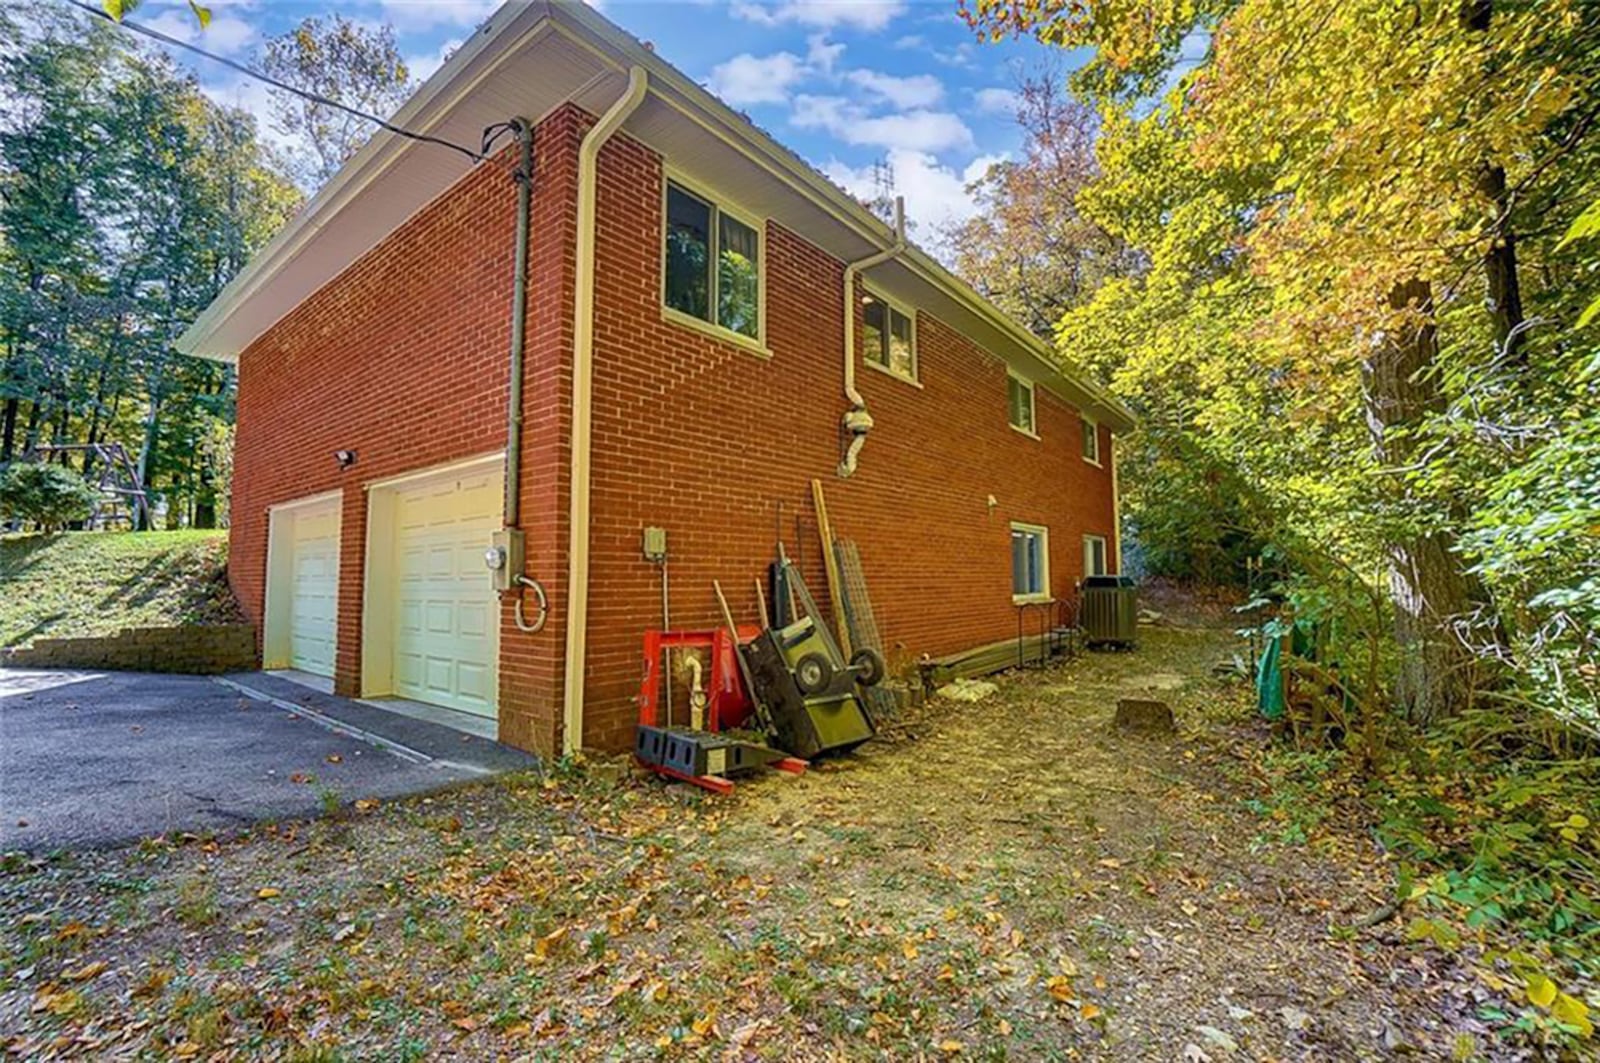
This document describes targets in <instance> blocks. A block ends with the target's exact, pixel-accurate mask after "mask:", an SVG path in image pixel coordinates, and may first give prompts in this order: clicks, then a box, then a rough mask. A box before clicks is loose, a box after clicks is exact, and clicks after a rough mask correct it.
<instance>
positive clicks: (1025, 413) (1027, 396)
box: [1006, 376, 1039, 437]
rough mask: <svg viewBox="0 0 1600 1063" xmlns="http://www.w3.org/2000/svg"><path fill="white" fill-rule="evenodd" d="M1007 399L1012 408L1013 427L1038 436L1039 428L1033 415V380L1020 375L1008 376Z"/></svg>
mask: <svg viewBox="0 0 1600 1063" xmlns="http://www.w3.org/2000/svg"><path fill="white" fill-rule="evenodd" d="M1006 399H1007V402H1008V403H1009V405H1010V410H1011V427H1012V428H1015V429H1016V430H1017V431H1019V432H1022V433H1025V434H1027V435H1030V436H1035V437H1037V436H1038V434H1039V430H1038V429H1037V428H1036V427H1035V424H1034V417H1033V413H1034V407H1033V381H1031V380H1024V379H1022V378H1021V377H1020V376H1007V377H1006Z"/></svg>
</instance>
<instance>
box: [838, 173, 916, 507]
mask: <svg viewBox="0 0 1600 1063" xmlns="http://www.w3.org/2000/svg"><path fill="white" fill-rule="evenodd" d="M905 249H906V201H905V198H904V197H903V196H895V197H894V243H892V244H890V245H889V246H888V247H887V248H885V249H884V250H882V251H877V252H874V253H873V254H870V255H868V256H867V257H866V258H863V259H859V260H857V261H855V262H851V263H849V264H847V265H846V266H845V267H844V397H845V398H847V399H849V400H850V408H849V409H848V410H846V411H845V412H844V418H843V424H844V430H845V432H846V433H847V434H848V435H849V436H850V445H849V446H848V447H847V448H846V449H845V453H844V458H843V459H842V460H841V461H840V462H839V476H840V478H841V479H844V478H847V477H849V476H850V475H852V474H853V473H854V472H855V471H856V460H857V459H858V458H859V457H860V455H861V448H862V447H864V446H866V445H867V433H868V432H870V431H872V415H871V414H870V413H868V412H867V400H866V399H865V398H863V397H862V395H861V392H860V391H858V390H856V276H857V275H858V274H860V273H862V272H863V271H865V270H869V269H871V268H872V267H873V266H878V265H882V264H883V263H885V262H887V261H889V260H890V259H891V258H895V257H897V256H898V255H900V254H902V253H904V251H905Z"/></svg>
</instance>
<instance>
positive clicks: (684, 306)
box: [662, 181, 761, 340]
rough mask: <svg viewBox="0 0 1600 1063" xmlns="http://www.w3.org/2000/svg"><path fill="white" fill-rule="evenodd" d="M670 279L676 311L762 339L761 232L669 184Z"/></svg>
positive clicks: (667, 298) (669, 297)
mask: <svg viewBox="0 0 1600 1063" xmlns="http://www.w3.org/2000/svg"><path fill="white" fill-rule="evenodd" d="M666 222H667V225H666V236H665V240H666V246H665V252H664V255H665V266H664V271H665V274H666V279H665V286H664V291H663V293H662V298H663V300H664V302H665V304H666V306H667V308H668V309H670V310H675V311H677V312H678V313H680V314H686V315H688V316H689V317H692V318H696V319H698V320H700V321H704V322H706V323H707V324H709V325H716V326H718V327H720V328H725V329H727V330H728V331H729V332H734V333H737V334H738V335H741V336H745V337H747V338H749V339H753V340H759V339H760V338H761V232H760V230H759V229H758V228H756V226H754V225H751V224H748V223H746V222H744V221H742V220H740V219H739V218H737V217H735V216H734V215H732V214H730V213H728V212H727V211H725V210H724V209H723V208H722V207H720V206H718V205H717V204H715V203H713V202H711V201H710V200H708V199H706V198H705V197H703V196H700V195H697V194H695V193H693V192H690V191H689V190H688V189H686V188H683V187H682V186H680V185H679V184H678V183H677V182H675V181H668V182H667V217H666Z"/></svg>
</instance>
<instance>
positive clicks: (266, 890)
mask: <svg viewBox="0 0 1600 1063" xmlns="http://www.w3.org/2000/svg"><path fill="white" fill-rule="evenodd" d="M282 892H283V891H282V890H280V889H278V888H277V887H276V886H262V887H261V888H260V889H258V890H256V896H257V897H259V898H260V899H262V900H264V901H270V900H272V898H274V897H276V896H278V895H279V894H281V893H282Z"/></svg>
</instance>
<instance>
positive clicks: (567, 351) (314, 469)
mask: <svg viewBox="0 0 1600 1063" xmlns="http://www.w3.org/2000/svg"><path fill="white" fill-rule="evenodd" d="M582 121H583V118H582V115H581V114H580V113H578V112H575V111H571V110H569V111H565V112H562V113H560V114H558V115H557V116H555V117H553V118H551V119H549V120H547V121H545V122H544V123H542V124H541V126H540V128H539V130H538V132H537V136H536V139H535V151H536V154H537V170H538V176H537V179H536V182H535V195H534V201H533V212H532V232H533V234H534V235H533V238H532V240H531V251H530V263H529V293H530V294H529V303H528V327H527V335H528V341H527V343H528V346H527V352H526V376H525V385H524V405H523V409H524V418H525V429H524V431H525V439H524V448H523V466H522V483H523V512H524V522H523V523H524V527H525V528H526V529H527V533H528V554H529V568H530V570H532V571H535V572H537V573H538V574H540V575H543V576H548V575H549V574H550V573H552V572H555V571H557V569H556V567H555V566H556V565H557V564H559V565H560V569H559V570H560V571H562V572H564V571H565V562H564V560H563V559H564V557H565V548H566V536H567V525H566V521H565V516H564V514H565V499H566V490H567V487H566V484H567V478H566V460H567V459H566V455H567V444H566V442H565V440H566V433H567V424H566V417H567V409H568V403H567V397H568V396H569V394H570V380H571V318H572V244H573V241H572V231H573V228H574V224H575V203H576V199H575V190H576V187H577V181H576V173H575V165H574V163H575V159H576V145H577V138H578V137H579V136H580V135H581V122H582ZM510 153H511V149H507V151H506V153H505V154H503V155H502V156H501V157H500V158H498V159H496V160H494V161H493V162H492V163H489V164H484V165H481V166H479V167H478V168H477V169H475V170H473V171H472V172H470V173H468V174H467V175H466V176H464V177H463V178H462V179H461V180H460V181H459V182H458V183H457V184H456V185H455V186H453V187H452V188H451V189H450V190H449V191H448V192H447V193H445V194H444V195H442V196H440V197H439V198H438V199H436V200H435V201H434V202H432V203H431V204H429V205H428V206H427V207H425V208H424V209H423V210H421V211H419V212H418V213H417V214H416V215H415V216H413V217H412V218H411V219H409V220H408V221H407V222H405V224H404V225H402V226H401V227H400V228H399V229H398V230H396V231H395V232H394V233H393V234H391V235H390V236H389V237H388V238H386V239H385V240H384V241H383V242H382V243H381V244H379V245H378V246H377V247H376V248H374V249H372V250H371V251H369V252H368V253H367V254H365V255H364V256H362V257H361V258H360V259H359V260H358V261H357V262H355V263H354V264H352V265H351V266H350V267H349V268H348V269H346V270H345V271H344V272H343V273H341V274H340V275H339V276H338V277H337V278H335V279H334V280H333V281H331V282H330V283H329V284H327V285H325V286H324V287H323V288H321V289H320V290H319V291H317V292H316V293H315V294H314V295H313V296H312V297H311V298H309V299H307V300H306V301H305V302H304V303H302V304H301V305H300V306H299V307H297V308H296V309H295V310H294V311H293V312H292V313H290V314H289V315H288V316H287V317H285V318H284V319H283V320H282V321H280V322H278V323H277V324H275V325H274V326H273V327H272V328H271V329H269V330H268V331H267V332H266V333H264V334H263V335H262V336H261V337H260V338H258V339H257V340H256V341H255V342H254V343H253V344H251V346H250V347H249V348H248V349H247V350H246V351H245V352H244V353H243V355H242V356H241V358H240V361H239V419H238V425H239V427H238V434H237V438H236V440H235V448H234V480H233V508H232V514H233V516H232V529H231V531H230V534H229V539H230V561H229V576H230V579H231V581H232V583H233V587H234V590H235V592H236V593H237V595H238V596H239V599H240V601H241V602H242V603H243V605H244V608H245V611H246V613H247V614H248V615H249V617H250V618H251V620H252V621H254V622H255V623H256V624H257V626H258V627H259V626H260V625H261V622H262V613H263V606H264V602H263V596H264V588H265V581H266V560H267V559H266V545H267V527H268V521H267V508H268V507H269V506H271V505H273V504H276V503H280V502H285V501H289V500H292V499H296V498H302V497H305V496H307V495H313V494H318V493H321V492H325V491H330V490H336V489H342V490H343V507H342V526H341V547H340V570H339V623H338V657H337V663H336V673H335V686H336V688H337V689H338V690H339V692H340V693H344V694H355V693H358V692H359V690H360V675H361V614H362V583H363V580H364V575H365V573H364V566H363V560H364V554H365V549H366V538H367V528H366V523H367V497H366V492H365V491H364V490H363V486H364V485H365V484H368V483H371V482H373V481H376V480H382V479H386V478H388V477H392V476H395V475H396V474H399V473H404V472H408V471H411V470H415V469H424V468H428V467H430V466H435V465H441V464H446V463H449V462H452V461H456V460H459V459H462V458H465V457H469V456H471V455H474V454H482V453H485V452H489V451H494V450H498V449H501V448H503V447H504V445H505V433H506V397H507V381H508V379H509V376H508V373H507V365H508V361H507V359H508V353H507V352H508V348H509V337H510V306H511V276H512V265H513V250H514V247H513V245H514V240H513V236H514V231H515V218H516V214H515V205H516V191H515V186H514V184H513V182H512V181H511V179H510V176H509V174H510V170H511V166H512V164H513V163H512V159H511V158H510ZM341 449H353V450H355V451H356V452H357V455H358V460H357V464H356V465H355V466H354V467H352V468H351V469H348V470H346V471H343V472H341V471H340V470H339V469H338V467H337V465H336V463H335V461H334V458H333V453H334V451H336V450H341ZM558 544H559V546H558ZM557 587H559V583H558V584H557ZM553 589H555V588H553ZM552 599H553V601H552V604H553V605H554V606H555V609H554V615H553V616H552V623H551V625H550V627H549V628H547V633H546V634H544V635H542V636H540V637H537V638H534V639H531V640H530V638H529V637H528V636H523V635H521V634H519V633H515V629H514V628H513V627H512V625H511V619H510V617H511V611H510V604H509V602H508V603H507V604H506V608H505V610H504V616H503V622H502V631H501V650H502V652H501V662H500V681H501V703H502V710H501V731H502V734H503V735H504V736H505V737H506V739H507V740H508V741H512V742H514V743H515V744H517V745H522V746H526V747H529V748H535V747H541V746H542V747H544V748H548V744H549V740H550V735H551V734H552V732H553V728H554V726H555V718H556V716H558V715H559V709H558V703H559V689H560V688H559V681H558V678H557V677H559V676H560V673H561V652H562V643H561V637H560V633H559V631H560V628H559V625H560V620H561V601H560V598H559V595H552Z"/></svg>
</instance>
